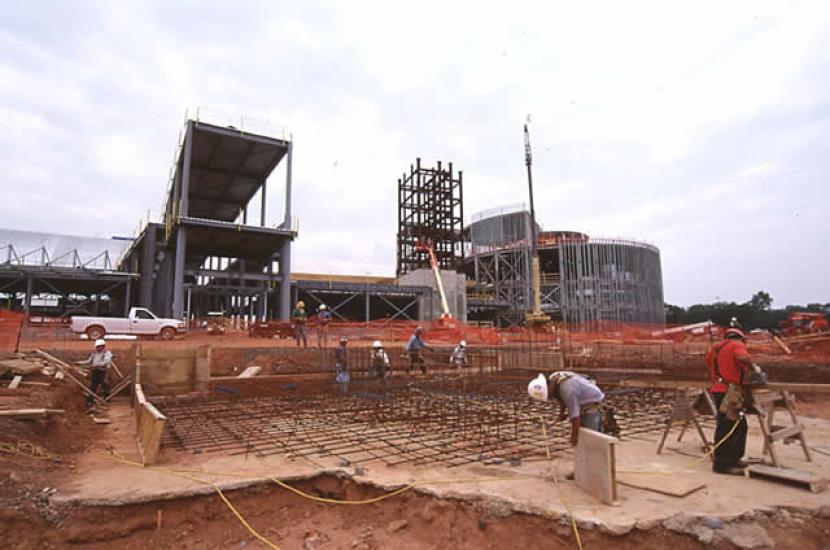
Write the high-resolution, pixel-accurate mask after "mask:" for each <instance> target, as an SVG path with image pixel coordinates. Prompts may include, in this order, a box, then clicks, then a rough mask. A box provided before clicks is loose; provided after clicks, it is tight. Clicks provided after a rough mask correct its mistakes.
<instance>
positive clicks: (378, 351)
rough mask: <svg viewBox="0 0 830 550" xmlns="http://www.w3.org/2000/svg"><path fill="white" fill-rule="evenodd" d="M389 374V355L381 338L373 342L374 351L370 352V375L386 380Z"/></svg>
mask: <svg viewBox="0 0 830 550" xmlns="http://www.w3.org/2000/svg"><path fill="white" fill-rule="evenodd" d="M388 374H389V355H388V354H387V353H386V352H385V351H383V344H381V342H380V340H375V341H374V342H373V343H372V351H371V353H370V354H369V377H370V378H380V379H381V380H386V376H387V375H388Z"/></svg>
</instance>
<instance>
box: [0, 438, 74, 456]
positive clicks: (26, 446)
mask: <svg viewBox="0 0 830 550" xmlns="http://www.w3.org/2000/svg"><path fill="white" fill-rule="evenodd" d="M0 452H3V453H7V454H17V455H22V456H27V457H30V458H40V459H42V460H55V459H56V458H60V457H59V456H58V455H56V454H55V453H52V452H50V451H47V450H46V449H44V448H43V447H41V446H40V445H35V444H34V443H32V442H31V441H26V440H23V439H21V440H19V441H18V442H17V443H10V442H8V441H0Z"/></svg>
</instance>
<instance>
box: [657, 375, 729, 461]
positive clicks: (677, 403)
mask: <svg viewBox="0 0 830 550" xmlns="http://www.w3.org/2000/svg"><path fill="white" fill-rule="evenodd" d="M692 399H696V400H703V401H704V402H705V403H706V406H707V409H708V410H709V411H710V412H711V413H712V414H713V415H717V409H716V408H715V402H714V401H713V400H712V396H711V395H710V394H709V392H708V391H706V390H701V391H697V392H694V393H691V394H690V393H689V392H687V391H684V390H681V391H678V392H677V393H676V394H675V396H674V402H673V403H672V407H671V412H669V416H668V418H666V429H665V430H663V436H662V437H661V438H660V443H659V444H658V445H657V454H660V453H662V452H663V445H665V444H666V439H667V438H668V437H669V432H670V431H671V429H672V426H673V425H674V423H675V422H677V421H681V422H683V426H682V428H681V429H680V434H679V435H678V436H677V441H681V440H682V439H683V435H684V434H685V433H686V428H688V427H689V424H694V425H695V428H696V429H697V433H698V435H699V436H700V440H701V441H703V450H704V452H707V453H708V452H709V449H710V443H709V440H708V439H707V438H706V434H705V433H704V432H703V427H702V426H701V425H700V421H699V420H698V417H697V413H696V412H695V407H694V406H693V404H692Z"/></svg>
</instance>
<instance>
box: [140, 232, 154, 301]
mask: <svg viewBox="0 0 830 550" xmlns="http://www.w3.org/2000/svg"><path fill="white" fill-rule="evenodd" d="M155 263H156V230H155V228H154V227H152V226H150V225H148V226H147V227H145V228H144V243H143V246H142V250H141V262H140V264H139V271H140V272H141V284H140V286H139V290H138V304H139V305H141V306H143V307H147V308H150V307H152V305H153V267H154V266H155Z"/></svg>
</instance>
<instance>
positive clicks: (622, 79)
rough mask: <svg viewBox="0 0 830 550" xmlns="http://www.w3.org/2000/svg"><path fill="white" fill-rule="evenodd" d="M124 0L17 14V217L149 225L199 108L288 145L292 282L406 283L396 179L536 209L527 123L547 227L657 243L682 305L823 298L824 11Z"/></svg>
mask: <svg viewBox="0 0 830 550" xmlns="http://www.w3.org/2000/svg"><path fill="white" fill-rule="evenodd" d="M127 4H128V3H127V2H109V1H101V2H60V1H55V2H38V1H32V0H28V1H25V2H14V1H3V2H0V166H2V171H0V174H2V180H0V182H1V183H0V185H2V195H0V196H1V197H2V198H0V226H2V227H8V228H16V229H27V230H36V231H48V232H62V233H71V234H79V235H93V236H101V237H109V236H111V235H131V234H133V233H134V231H135V228H136V227H137V226H138V225H139V222H140V219H141V218H142V217H144V218H146V216H147V210H148V209H150V210H151V217H153V218H154V219H157V218H158V214H159V211H160V207H161V203H162V199H163V196H164V190H165V186H166V180H167V176H168V172H169V169H170V165H171V162H172V160H173V153H174V148H175V145H176V139H177V135H178V132H179V130H180V129H181V125H182V121H183V117H184V115H185V109H186V108H188V107H192V106H196V105H200V106H204V107H206V108H210V109H213V110H215V111H219V112H222V113H227V114H229V115H246V116H250V117H254V118H258V119H267V120H269V121H271V122H272V123H273V124H274V125H275V126H279V127H281V128H282V127H284V128H285V131H286V132H288V133H290V134H291V135H293V138H294V141H295V156H294V159H295V162H294V181H295V193H294V208H293V210H294V213H295V214H297V215H298V216H299V218H300V237H299V240H298V241H297V243H296V246H295V254H294V258H295V260H294V268H295V270H296V271H318V272H323V273H328V272H331V273H350V274H366V273H372V274H380V275H392V274H394V269H395V232H396V223H397V221H396V220H397V217H396V216H397V214H396V196H397V195H396V184H397V178H398V177H399V176H400V175H401V173H402V172H403V171H404V170H406V169H407V168H408V166H409V164H410V163H411V162H414V159H415V158H416V157H418V156H420V157H421V158H423V159H424V162H425V163H433V162H434V161H436V160H443V161H452V162H453V163H454V164H455V166H456V167H458V168H460V169H462V170H463V171H464V184H465V185H464V191H465V195H464V199H465V212H467V213H472V212H475V211H477V210H483V209H488V208H493V207H498V206H501V205H504V204H512V203H517V202H522V201H526V200H527V199H526V196H527V189H526V181H525V174H524V166H523V150H522V132H521V130H522V123H523V122H524V120H525V118H526V116H527V115H528V114H530V115H531V136H532V142H533V149H534V181H535V183H536V204H537V217H538V220H539V222H540V223H541V224H542V225H543V226H544V228H545V229H568V230H578V231H583V232H586V233H588V234H590V235H594V236H610V237H615V236H621V237H628V238H634V239H639V240H644V241H647V242H650V243H653V244H655V245H657V246H658V247H659V248H660V250H661V254H662V262H663V278H664V287H665V297H666V300H667V301H668V302H671V303H678V304H683V305H689V304H692V303H696V302H709V301H714V300H717V299H722V300H734V301H739V302H742V301H746V300H748V299H749V298H750V296H751V294H752V293H753V292H755V291H757V290H766V291H768V292H770V293H771V294H772V296H773V298H774V300H775V302H774V305H778V306H782V305H785V304H787V303H806V302H830V284H828V273H830V191H828V188H830V186H828V181H827V180H828V172H830V4H828V3H827V2H815V3H812V4H809V3H799V2H771V3H765V2H746V3H740V2H722V1H721V2H713V3H706V2H686V3H684V6H683V7H679V5H680V3H679V2H654V3H641V2H608V3H600V2H563V3H554V2H539V3H528V4H525V3H523V2H517V1H514V2H506V3H505V2H497V3H496V2H494V3H492V4H493V6H494V7H493V8H490V7H485V5H486V4H487V3H484V2H480V1H478V2H470V3H462V2H448V1H443V2H407V3H400V2H377V3H364V2H357V1H348V2H342V3H337V4H335V3H331V4H329V3H318V2H310V1H303V2H270V1H263V2H240V1H235V2H210V1H203V0H200V1H193V2H168V1H164V2H132V3H129V5H127ZM785 6H786V7H785ZM191 112H192V111H191ZM275 131H280V132H281V131H282V130H275ZM282 178H283V176H282V173H281V172H278V173H276V174H275V175H274V176H273V179H272V181H274V182H275V183H274V184H272V185H271V186H270V189H271V190H272V193H271V196H270V197H269V208H270V215H269V218H270V221H271V222H275V221H276V220H277V219H278V218H279V217H280V211H281V209H282V197H281V194H280V193H277V192H275V191H277V189H278V187H279V185H278V184H279V183H281V182H282ZM0 244H2V243H0Z"/></svg>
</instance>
